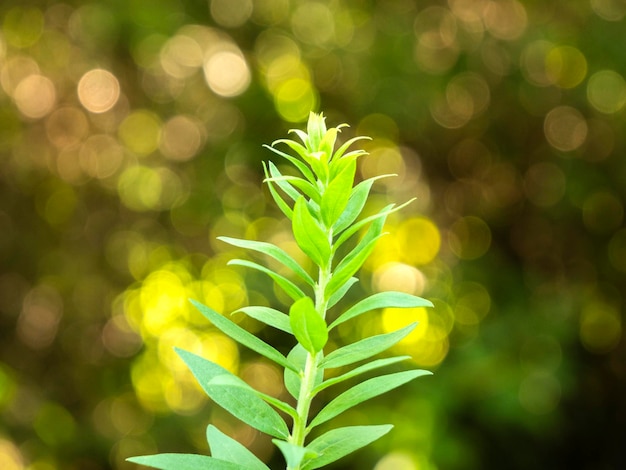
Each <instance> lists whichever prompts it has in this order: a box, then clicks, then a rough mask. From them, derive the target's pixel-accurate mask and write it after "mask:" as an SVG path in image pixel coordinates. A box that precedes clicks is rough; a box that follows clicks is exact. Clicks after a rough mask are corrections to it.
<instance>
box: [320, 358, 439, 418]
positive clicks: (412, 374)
mask: <svg viewBox="0 0 626 470" xmlns="http://www.w3.org/2000/svg"><path fill="white" fill-rule="evenodd" d="M430 374H431V372H429V371H427V370H408V371H404V372H396V373H394V374H387V375H381V376H380V377H374V378H372V379H369V380H366V381H365V382H361V383H358V384H356V385H355V386H354V387H352V388H350V389H348V390H346V391H345V392H343V393H342V394H341V395H339V396H337V397H336V398H335V399H334V400H331V402H330V403H329V404H328V405H326V406H325V407H324V408H322V410H321V411H320V412H319V413H318V414H317V416H316V417H315V418H314V419H313V421H311V423H310V424H309V428H313V427H315V426H319V425H320V424H322V423H325V422H326V421H328V420H330V419H332V418H334V417H335V416H337V415H339V414H341V413H343V412H344V411H346V410H348V409H350V408H352V407H353V406H356V405H358V404H359V403H362V402H364V401H365V400H369V399H370V398H373V397H376V396H378V395H382V394H383V393H385V392H388V391H390V390H393V389H394V388H397V387H399V386H400V385H404V384H405V383H407V382H409V381H411V380H413V379H416V378H417V377H421V376H423V375H430Z"/></svg>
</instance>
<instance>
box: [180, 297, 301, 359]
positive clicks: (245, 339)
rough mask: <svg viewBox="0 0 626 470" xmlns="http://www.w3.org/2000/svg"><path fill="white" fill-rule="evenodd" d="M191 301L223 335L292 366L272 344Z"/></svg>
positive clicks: (269, 357) (204, 306)
mask: <svg viewBox="0 0 626 470" xmlns="http://www.w3.org/2000/svg"><path fill="white" fill-rule="evenodd" d="M191 303H192V304H193V305H194V307H196V308H197V309H198V310H199V311H200V313H202V314H203V315H204V316H205V317H206V318H208V320H209V321H210V322H211V323H213V325H214V326H215V327H216V328H218V329H219V330H220V331H221V332H222V333H224V334H225V335H228V336H230V337H231V338H232V339H234V340H235V341H237V342H238V343H241V344H243V345H244V346H246V347H247V348H250V349H252V350H253V351H256V352H257V353H259V354H261V355H262V356H265V357H267V358H268V359H270V360H271V361H274V362H275V363H276V364H279V365H281V366H283V367H288V368H292V367H293V366H292V365H291V363H290V362H289V361H288V360H287V358H286V357H285V356H283V355H282V354H281V353H280V352H278V351H277V350H276V349H274V348H273V347H272V346H270V345H269V344H267V343H265V342H264V341H262V340H260V339H259V338H257V337H256V336H254V335H253V334H251V333H249V332H247V331H246V330H244V329H243V328H241V327H240V326H239V325H237V324H236V323H234V322H233V321H231V320H229V319H228V318H226V317H224V316H222V315H220V314H219V313H217V312H216V311H215V310H213V309H211V308H209V307H207V306H206V305H203V304H201V303H200V302H197V301H195V300H191Z"/></svg>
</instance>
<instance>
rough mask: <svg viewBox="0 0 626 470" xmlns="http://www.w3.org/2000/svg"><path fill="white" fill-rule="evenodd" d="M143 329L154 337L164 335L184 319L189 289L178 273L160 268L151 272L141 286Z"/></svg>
mask: <svg viewBox="0 0 626 470" xmlns="http://www.w3.org/2000/svg"><path fill="white" fill-rule="evenodd" d="M141 307H142V311H143V323H142V326H143V330H144V331H145V333H147V334H149V335H152V336H154V337H159V336H161V335H163V334H164V333H165V332H166V331H167V330H169V329H170V328H171V327H172V326H174V325H175V324H180V323H181V322H182V321H184V318H185V317H184V315H185V310H186V308H187V290H186V288H185V285H184V283H183V280H181V278H180V277H179V275H177V274H176V273H173V272H170V271H167V270H160V271H156V272H153V273H151V274H150V275H149V276H148V277H147V278H146V280H145V281H144V284H143V286H142V288H141Z"/></svg>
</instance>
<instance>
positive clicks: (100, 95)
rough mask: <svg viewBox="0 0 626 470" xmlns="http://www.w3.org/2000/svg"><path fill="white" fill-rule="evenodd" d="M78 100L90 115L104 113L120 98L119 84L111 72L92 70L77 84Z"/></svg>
mask: <svg viewBox="0 0 626 470" xmlns="http://www.w3.org/2000/svg"><path fill="white" fill-rule="evenodd" d="M77 91H78V99H79V100H80V102H81V104H82V105H83V106H84V107H85V109H87V110H88V111H91V112H92V113H104V112H106V111H108V110H109V109H111V108H112V107H113V106H115V103H117V100H118V99H119V97H120V84H119V82H118V80H117V78H116V77H115V75H113V74H112V73H111V72H109V71H108V70H104V69H93V70H90V71H89V72H87V73H86V74H84V75H83V76H82V77H81V79H80V81H79V82H78V88H77Z"/></svg>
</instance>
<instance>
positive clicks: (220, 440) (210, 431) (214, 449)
mask: <svg viewBox="0 0 626 470" xmlns="http://www.w3.org/2000/svg"><path fill="white" fill-rule="evenodd" d="M206 436H207V441H208V443H209V447H210V448H211V456H212V457H214V458H216V459H220V460H225V461H227V462H232V463H235V464H238V465H241V466H242V467H244V468H247V469H250V470H269V467H268V466H267V465H265V464H264V463H263V462H262V461H261V460H259V458H258V457H257V456H256V455H254V454H253V453H252V452H250V451H249V450H248V449H247V448H246V447H245V446H244V445H242V444H241V443H239V442H237V441H236V440H235V439H233V438H232V437H230V436H227V435H226V434H224V433H223V432H222V431H220V430H219V429H217V428H216V427H215V426H213V425H211V424H209V426H208V427H207V430H206ZM211 468H213V467H211Z"/></svg>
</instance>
